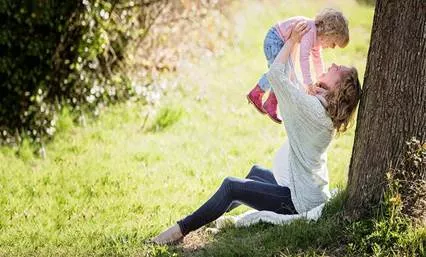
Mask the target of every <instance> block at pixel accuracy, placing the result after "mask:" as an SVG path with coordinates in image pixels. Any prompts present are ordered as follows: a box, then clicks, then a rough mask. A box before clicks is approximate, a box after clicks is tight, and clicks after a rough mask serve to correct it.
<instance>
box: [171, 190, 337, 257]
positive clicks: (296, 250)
mask: <svg viewBox="0 0 426 257" xmlns="http://www.w3.org/2000/svg"><path fill="white" fill-rule="evenodd" d="M344 197H345V194H344V193H340V194H339V195H338V196H336V197H335V198H333V200H332V201H330V202H329V203H328V204H327V205H326V207H325V209H324V210H323V216H322V217H321V218H320V219H319V220H318V221H307V220H296V221H294V222H292V223H290V224H286V225H282V226H276V225H271V224H268V223H260V224H256V225H253V226H250V227H248V228H227V229H224V230H223V231H221V232H220V233H218V234H216V235H211V234H208V233H207V232H206V231H205V230H204V229H200V230H198V231H195V232H192V233H190V234H189V235H188V236H187V237H186V238H185V240H184V243H183V244H180V245H177V246H174V247H170V249H169V250H170V254H171V253H173V254H177V255H178V256H253V257H257V256H259V257H264V256H342V255H343V253H342V250H343V248H342V247H341V245H342V243H343V242H341V241H340V240H339V239H340V238H342V235H343V233H344V231H343V229H342V226H341V225H340V224H339V222H338V220H339V219H338V216H339V215H340V211H341V210H342V209H343V202H344V201H343V200H344Z"/></svg>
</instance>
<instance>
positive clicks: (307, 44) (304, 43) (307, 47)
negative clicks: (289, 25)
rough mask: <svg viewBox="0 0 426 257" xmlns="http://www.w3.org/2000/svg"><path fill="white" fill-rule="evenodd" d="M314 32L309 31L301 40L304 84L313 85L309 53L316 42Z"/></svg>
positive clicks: (301, 65) (301, 63)
mask: <svg viewBox="0 0 426 257" xmlns="http://www.w3.org/2000/svg"><path fill="white" fill-rule="evenodd" d="M313 37H314V34H313V32H311V31H309V32H308V33H306V34H305V35H304V36H303V37H302V39H301V41H300V70H301V71H302V75H303V84H305V85H306V86H310V85H312V78H311V69H310V65H309V55H310V53H311V49H312V47H313V44H314V40H313Z"/></svg>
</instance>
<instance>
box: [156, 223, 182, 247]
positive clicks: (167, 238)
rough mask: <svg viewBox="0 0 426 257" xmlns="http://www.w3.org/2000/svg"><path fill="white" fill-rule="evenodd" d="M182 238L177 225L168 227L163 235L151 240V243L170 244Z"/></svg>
mask: <svg viewBox="0 0 426 257" xmlns="http://www.w3.org/2000/svg"><path fill="white" fill-rule="evenodd" d="M182 238H183V235H182V232H181V231H180V227H179V225H178V224H175V225H174V226H172V227H170V228H169V229H167V230H166V231H164V232H163V233H161V234H159V235H158V236H156V237H154V238H153V239H152V242H154V243H156V244H172V243H175V242H177V241H179V240H181V239H182Z"/></svg>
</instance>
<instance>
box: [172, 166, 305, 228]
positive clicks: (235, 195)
mask: <svg viewBox="0 0 426 257" xmlns="http://www.w3.org/2000/svg"><path fill="white" fill-rule="evenodd" d="M240 204H245V205H248V206H250V207H252V208H254V209H256V210H267V211H273V212H276V213H279V214H297V211H296V210H295V208H294V205H293V202H292V201H291V194H290V189H289V188H288V187H284V186H280V185H278V184H277V181H276V180H275V178H274V175H273V174H272V172H271V171H270V170H267V169H263V168H261V167H259V166H257V165H255V166H253V167H252V169H251V170H250V172H249V174H248V175H247V177H246V179H239V178H234V177H227V178H225V179H224V180H223V182H222V185H221V186H220V187H219V189H218V190H217V192H216V193H215V194H214V195H213V196H212V197H211V198H210V199H209V200H208V201H207V202H205V203H204V204H203V205H202V206H201V207H200V208H199V209H198V210H196V211H195V212H194V213H192V214H191V215H189V216H187V217H185V218H184V219H182V220H180V221H178V222H177V223H178V224H179V227H180V229H181V231H182V233H183V235H186V234H188V233H189V232H191V231H193V230H196V229H198V228H200V227H202V226H203V225H205V224H207V223H209V222H212V221H214V220H216V219H217V218H219V217H220V216H221V215H222V214H224V213H225V212H227V211H230V210H232V209H234V208H236V207H237V206H239V205H240Z"/></svg>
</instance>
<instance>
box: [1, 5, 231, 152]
mask: <svg viewBox="0 0 426 257" xmlns="http://www.w3.org/2000/svg"><path fill="white" fill-rule="evenodd" d="M221 3H222V2H221V1H214V2H211V1H204V0H199V1H194V2H192V1H184V0H181V1H178V0H174V1H170V0H107V1H100V0H81V1H54V0H43V1H30V0H26V1H12V0H5V1H2V2H1V3H0V15H1V16H2V17H3V19H4V20H5V22H3V23H2V24H1V25H0V28H1V29H0V90H1V94H2V97H1V98H0V144H4V143H19V142H21V141H22V138H24V137H25V138H26V137H28V138H30V139H31V140H32V141H35V142H41V140H42V139H45V138H50V137H51V136H53V135H54V134H55V130H56V123H57V120H58V113H59V111H60V110H61V109H62V108H64V106H68V107H69V108H70V110H71V112H73V113H77V115H76V116H79V113H80V114H81V113H82V112H85V111H90V112H91V113H93V114H95V115H97V114H98V113H99V112H100V110H101V109H102V108H103V107H104V106H106V105H108V104H111V103H115V102H118V101H124V100H128V99H132V100H135V99H136V100H139V99H145V95H144V94H141V92H142V91H141V89H140V87H146V86H147V85H149V84H151V83H152V81H153V78H152V74H153V73H154V72H158V71H163V70H164V69H165V67H166V66H167V65H165V63H171V65H168V66H167V67H168V70H173V69H174V67H175V66H176V63H175V60H176V59H177V58H180V57H182V56H176V54H166V55H165V54H164V53H166V52H169V53H170V52H171V53H174V52H179V54H182V53H185V51H182V50H181V49H180V50H176V49H174V48H176V45H177V42H179V44H184V43H185V40H182V38H177V37H176V36H174V37H172V36H171V35H173V34H179V33H176V32H175V31H174V30H173V28H174V27H173V26H174V24H187V25H186V26H187V27H188V28H192V30H194V29H198V30H199V31H203V30H206V26H210V27H214V26H215V25H218V22H217V21H218V20H220V18H221V17H219V18H218V17H216V19H214V20H215V21H216V23H215V22H213V23H208V24H206V23H205V21H208V20H209V19H211V17H215V15H219V16H220V11H218V10H219V6H220V4H221ZM188 24H189V25H188ZM200 24H201V26H200ZM195 25H197V26H198V28H197V27H196V26H195ZM179 26H180V27H177V29H179V28H183V26H182V25H179ZM210 29H211V28H210ZM187 30H188V29H187ZM189 30H191V29H189ZM224 31H225V30H224ZM182 32H184V31H182ZM208 32H212V31H208ZM211 34H215V33H211ZM171 39H175V40H174V41H173V40H171ZM215 39H216V38H215ZM186 40H188V38H186ZM192 40H195V41H196V40H198V39H197V38H193V39H192ZM204 42H206V40H204ZM136 49H139V50H138V51H137V50H136ZM140 49H142V50H140ZM189 50H190V49H189ZM141 51H142V52H143V54H142V53H141ZM135 53H137V57H138V60H137V61H138V65H139V66H138V71H144V72H142V75H141V77H143V81H144V82H143V83H139V84H137V85H135V83H133V82H132V78H131V76H132V75H133V74H132V73H134V69H133V70H132V69H130V67H132V65H133V64H134V63H135V58H134V56H135ZM159 57H160V59H158V58H159ZM170 60H173V61H170ZM142 63H143V64H144V65H141V64H142ZM130 71H131V72H130ZM139 80H140V79H139ZM141 85H142V86H141Z"/></svg>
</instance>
